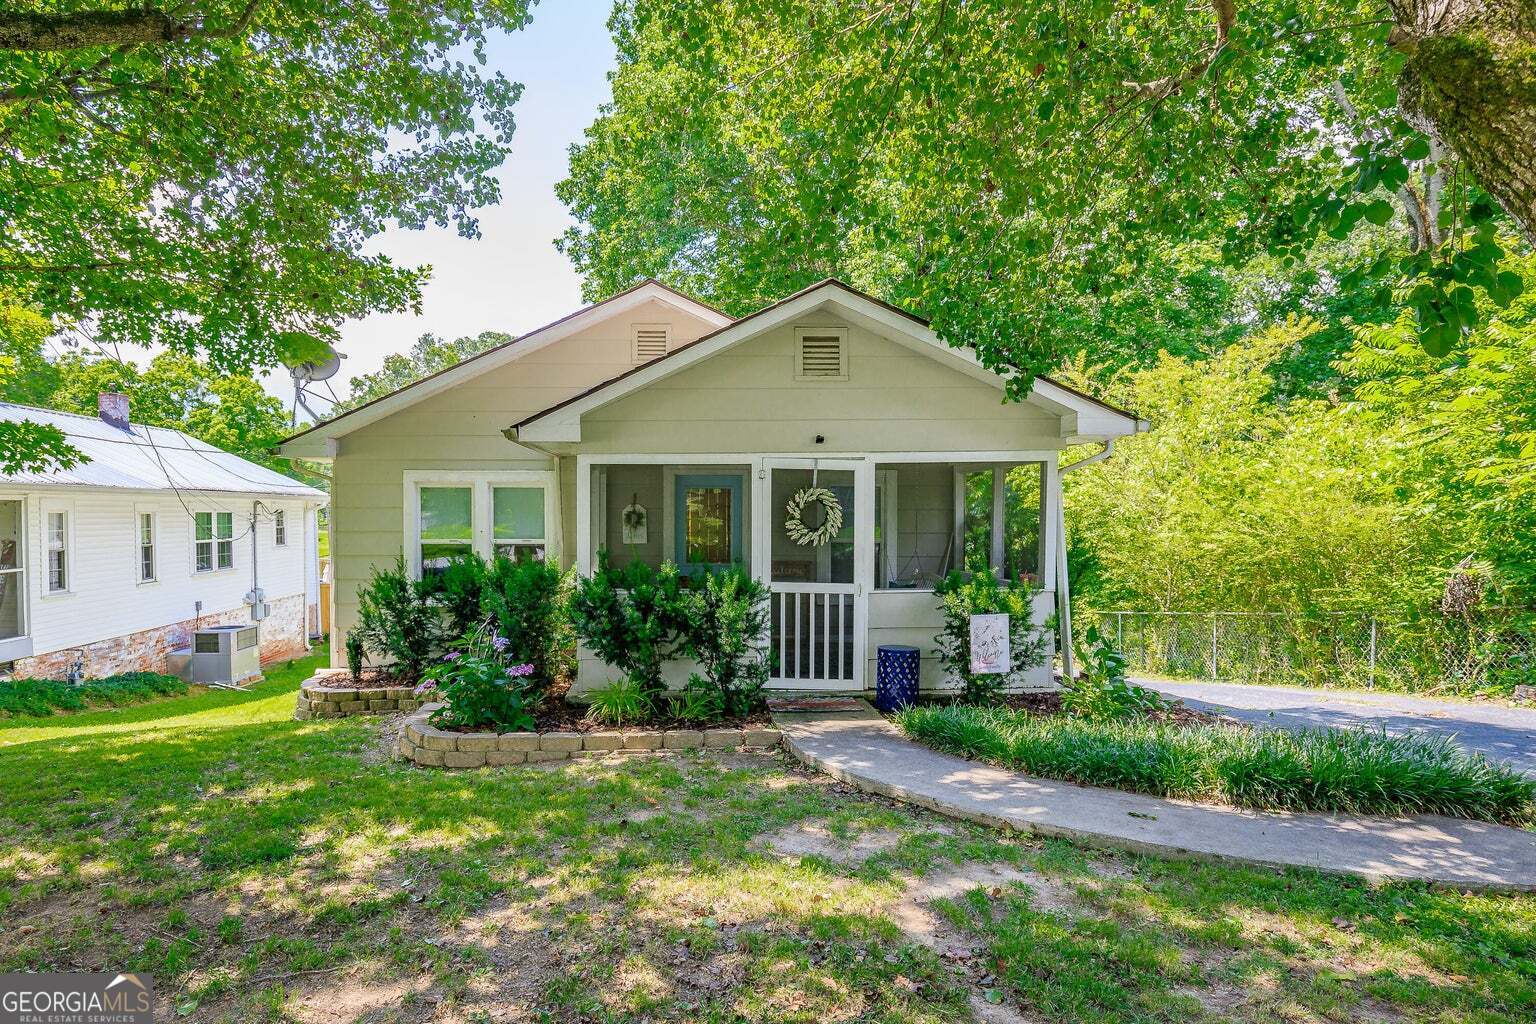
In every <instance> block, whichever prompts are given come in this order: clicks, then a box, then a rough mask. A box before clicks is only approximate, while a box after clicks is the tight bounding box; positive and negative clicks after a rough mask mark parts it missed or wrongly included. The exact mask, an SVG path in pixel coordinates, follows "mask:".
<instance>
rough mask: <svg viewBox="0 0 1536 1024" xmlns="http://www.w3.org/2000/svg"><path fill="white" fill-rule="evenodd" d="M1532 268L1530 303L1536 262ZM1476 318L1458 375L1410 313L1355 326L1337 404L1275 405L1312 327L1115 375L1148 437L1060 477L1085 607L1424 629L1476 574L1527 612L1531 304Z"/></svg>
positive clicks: (1293, 325)
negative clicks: (1331, 616)
mask: <svg viewBox="0 0 1536 1024" xmlns="http://www.w3.org/2000/svg"><path fill="white" fill-rule="evenodd" d="M1521 270H1522V272H1523V273H1524V274H1525V275H1526V276H1527V277H1528V278H1529V279H1530V280H1531V281H1532V283H1533V285H1536V261H1533V260H1532V259H1531V258H1530V257H1526V258H1524V259H1523V260H1522V261H1521ZM1532 290H1533V291H1536V288H1533V289H1532ZM1485 317H1486V320H1485V323H1484V324H1483V326H1481V327H1479V328H1478V329H1477V330H1475V331H1474V332H1472V333H1471V334H1470V335H1469V336H1468V340H1467V342H1466V345H1465V347H1464V349H1463V350H1462V351H1461V352H1459V353H1456V354H1454V355H1451V356H1447V357H1433V356H1430V355H1428V354H1426V353H1425V352H1424V351H1423V349H1422V348H1421V347H1420V346H1419V345H1418V343H1417V340H1416V336H1415V329H1414V325H1413V322H1412V319H1411V314H1409V313H1407V312H1404V313H1403V314H1402V315H1400V316H1398V317H1397V319H1396V320H1394V321H1392V322H1390V323H1387V324H1384V325H1375V326H1373V325H1360V326H1356V327H1354V328H1353V335H1354V339H1355V340H1354V344H1353V346H1352V347H1351V348H1350V350H1349V351H1348V352H1347V353H1346V354H1345V356H1344V357H1343V358H1342V359H1341V361H1340V362H1339V370H1340V372H1341V374H1342V381H1343V384H1344V385H1345V386H1346V387H1347V388H1348V389H1349V391H1348V393H1347V396H1337V397H1335V398H1333V399H1332V400H1329V399H1325V398H1319V399H1294V400H1288V401H1275V400H1274V390H1275V381H1274V374H1273V370H1272V367H1273V366H1274V364H1275V362H1276V361H1277V360H1278V359H1281V358H1283V356H1284V355H1285V354H1286V353H1287V352H1289V351H1291V350H1293V349H1294V348H1296V347H1298V346H1302V345H1305V344H1306V340H1307V338H1308V337H1310V336H1311V335H1312V334H1313V332H1314V331H1316V330H1317V329H1318V325H1317V324H1316V323H1315V322H1313V321H1308V320H1293V321H1289V322H1286V323H1283V324H1280V325H1278V326H1275V327H1272V328H1269V329H1265V330H1262V331H1259V332H1257V333H1255V334H1254V335H1252V336H1250V337H1249V338H1248V339H1246V340H1245V341H1243V342H1242V343H1240V344H1237V345H1234V346H1233V347H1231V348H1229V349H1228V350H1227V351H1225V352H1223V353H1222V354H1220V355H1218V356H1216V357H1214V358H1212V359H1208V360H1199V361H1197V360H1191V359H1181V358H1175V357H1172V356H1166V355H1165V356H1164V357H1162V358H1161V359H1160V360H1159V361H1158V362H1157V363H1156V364H1155V365H1153V366H1152V367H1150V368H1147V369H1144V370H1137V371H1126V372H1122V373H1120V374H1118V375H1117V376H1115V377H1114V378H1113V379H1112V380H1111V381H1110V382H1109V384H1108V387H1107V388H1106V389H1105V390H1104V391H1103V393H1104V394H1106V395H1107V396H1108V397H1110V398H1111V399H1113V400H1117V401H1120V402H1123V403H1125V404H1127V405H1129V406H1130V407H1132V408H1135V409H1136V410H1137V411H1138V412H1140V413H1141V414H1142V415H1143V416H1146V417H1148V418H1149V419H1151V420H1152V421H1153V423H1154V424H1155V429H1154V430H1153V431H1151V432H1150V433H1148V434H1145V435H1142V436H1138V437H1134V438H1128V439H1125V440H1124V441H1122V442H1121V443H1120V444H1118V445H1117V446H1116V449H1115V457H1114V458H1112V459H1110V460H1107V461H1105V462H1101V463H1099V464H1097V465H1094V466H1090V467H1085V468H1084V469H1083V470H1082V471H1080V472H1075V473H1072V474H1069V475H1068V476H1067V477H1066V500H1067V503H1068V514H1067V520H1068V525H1069V535H1070V536H1069V541H1070V548H1069V550H1070V554H1071V562H1072V569H1073V573H1074V580H1075V581H1076V587H1077V593H1078V595H1079V597H1081V598H1082V599H1084V600H1086V601H1087V602H1089V603H1091V604H1093V605H1095V606H1097V607H1100V608H1109V607H1126V608H1143V609H1173V610H1217V609H1221V610H1237V611H1260V610H1262V611H1287V612H1299V613H1321V612H1327V611H1334V610H1359V609H1365V610H1369V611H1374V612H1377V613H1379V614H1389V615H1399V616H1402V617H1407V618H1413V617H1420V616H1431V615H1439V613H1440V603H1441V598H1442V595H1443V592H1444V589H1445V587H1446V584H1447V582H1448V580H1450V579H1451V578H1452V576H1453V575H1455V574H1456V573H1458V572H1463V571H1470V572H1472V573H1474V574H1476V575H1478V576H1479V577H1480V578H1481V579H1482V580H1483V581H1484V583H1485V590H1484V592H1483V596H1482V603H1483V604H1484V605H1509V606H1526V605H1530V604H1531V603H1533V601H1536V590H1533V588H1536V298H1533V296H1532V295H1531V294H1530V292H1527V294H1525V295H1524V296H1522V297H1521V298H1519V299H1518V300H1516V301H1515V302H1514V303H1512V304H1511V305H1510V306H1509V307H1508V308H1507V309H1504V310H1497V309H1492V308H1489V309H1487V310H1485ZM1468 560H1470V561H1468ZM1464 562H1467V563H1468V564H1467V565H1465V566H1463V563H1464Z"/></svg>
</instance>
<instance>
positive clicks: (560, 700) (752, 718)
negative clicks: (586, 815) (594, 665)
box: [391, 680, 773, 732]
mask: <svg viewBox="0 0 1536 1024" xmlns="http://www.w3.org/2000/svg"><path fill="white" fill-rule="evenodd" d="M391 685H394V686H405V685H407V684H406V683H405V682H402V681H395V682H393V683H392V684H391ZM570 688H571V684H570V681H569V680H563V681H561V682H559V683H556V684H555V685H554V686H553V687H551V688H550V690H549V693H548V695H547V696H546V697H545V698H544V701H543V703H541V704H540V705H539V709H538V710H537V711H535V712H534V713H533V721H534V726H533V729H532V730H531V731H533V732H612V731H613V730H615V729H754V728H768V727H770V726H772V725H773V718H772V716H771V715H770V713H769V711H768V709H767V708H766V707H762V708H759V709H758V710H756V711H754V712H752V714H750V715H747V716H745V717H740V716H737V717H733V718H721V719H717V720H715V721H711V722H685V721H683V720H682V719H680V718H674V717H672V716H671V715H657V716H652V717H650V718H644V719H635V720H634V721H626V722H625V723H624V724H623V725H613V724H611V723H609V722H599V721H595V720H593V719H591V718H588V717H587V708H586V705H584V704H579V703H575V702H573V701H569V700H567V699H566V695H567V694H568V693H569V692H570ZM422 700H427V701H433V700H442V697H441V696H440V695H438V694H436V693H433V692H431V691H428V692H426V693H424V694H422ZM444 731H446V732H484V731H485V730H483V729H457V728H454V727H453V726H445V727H444Z"/></svg>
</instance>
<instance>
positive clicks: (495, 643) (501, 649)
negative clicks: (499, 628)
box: [491, 635, 512, 654]
mask: <svg viewBox="0 0 1536 1024" xmlns="http://www.w3.org/2000/svg"><path fill="white" fill-rule="evenodd" d="M491 646H492V647H494V648H496V653H497V654H505V653H506V650H507V648H508V647H511V646H512V641H511V640H508V639H507V638H506V637H504V636H500V635H498V636H493V637H491Z"/></svg>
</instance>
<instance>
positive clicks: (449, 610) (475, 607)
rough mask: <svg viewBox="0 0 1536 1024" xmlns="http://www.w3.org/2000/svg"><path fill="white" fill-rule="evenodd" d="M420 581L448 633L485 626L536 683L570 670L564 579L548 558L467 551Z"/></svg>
mask: <svg viewBox="0 0 1536 1024" xmlns="http://www.w3.org/2000/svg"><path fill="white" fill-rule="evenodd" d="M425 582H426V588H425V589H426V592H427V593H428V594H430V595H431V597H432V598H433V599H434V600H435V601H436V602H437V604H438V606H439V607H440V608H441V609H442V611H443V613H444V616H445V618H446V623H447V628H448V630H449V632H450V634H451V635H460V636H462V635H468V634H471V633H474V632H475V631H477V630H480V629H482V628H489V629H491V630H492V631H493V632H494V634H495V635H496V636H497V637H500V638H501V639H502V641H503V643H504V645H505V646H504V647H503V648H502V650H503V652H504V653H505V655H506V657H507V658H508V659H510V661H512V662H514V663H516V664H528V665H532V666H533V676H534V679H535V680H536V682H537V683H538V685H540V686H546V687H547V686H548V685H549V684H550V683H552V682H554V680H555V679H556V678H558V677H560V676H562V675H569V674H570V669H571V668H572V666H571V664H570V660H571V656H570V652H571V650H572V649H573V648H574V646H575V637H574V635H573V634H572V633H571V628H570V619H569V616H568V615H567V613H566V603H567V601H568V594H567V589H568V584H569V583H570V580H569V579H568V578H567V577H566V575H564V574H562V573H561V572H560V569H559V567H558V566H556V565H555V564H554V563H552V562H546V561H541V560H538V559H533V558H520V559H511V558H508V557H506V556H505V555H500V554H498V555H497V556H496V557H494V558H492V559H491V560H490V561H486V560H485V559H483V558H481V557H480V556H479V555H478V554H474V553H470V554H467V555H464V556H462V557H459V558H455V559H453V560H452V561H450V562H449V563H448V565H447V567H446V569H445V570H444V571H443V572H442V573H440V574H438V575H436V576H432V577H429V578H428V579H427V580H426V581H425Z"/></svg>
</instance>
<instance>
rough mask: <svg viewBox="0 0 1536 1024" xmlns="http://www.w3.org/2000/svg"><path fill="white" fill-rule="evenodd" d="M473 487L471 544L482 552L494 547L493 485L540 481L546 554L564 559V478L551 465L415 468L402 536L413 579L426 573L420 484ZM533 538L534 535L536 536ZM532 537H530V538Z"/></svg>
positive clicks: (408, 479) (408, 474)
mask: <svg viewBox="0 0 1536 1024" xmlns="http://www.w3.org/2000/svg"><path fill="white" fill-rule="evenodd" d="M423 487H468V488H469V489H470V503H469V514H470V543H469V548H470V550H471V551H474V552H475V553H476V554H478V555H479V556H480V557H481V558H486V559H489V558H490V557H491V556H492V554H493V553H494V552H495V546H494V544H495V539H494V536H493V534H494V528H495V524H494V522H493V519H492V504H491V488H493V487H541V488H543V490H544V533H545V536H544V541H543V543H544V559H545V561H548V562H552V563H554V564H555V565H559V564H560V480H559V473H558V472H557V471H556V470H552V469H506V470H479V471H475V470H465V471H454V470H415V469H408V470H406V471H405V474H404V505H405V508H404V520H403V532H402V534H401V540H402V541H403V542H404V543H403V547H404V548H405V564H406V568H407V570H408V571H409V572H410V574H411V578H412V579H418V580H419V579H421V489H422V488H423ZM531 539H532V538H529V540H531ZM526 542H527V541H525V543H526Z"/></svg>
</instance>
